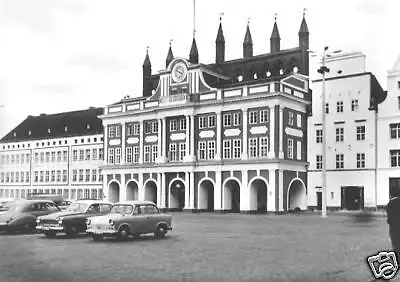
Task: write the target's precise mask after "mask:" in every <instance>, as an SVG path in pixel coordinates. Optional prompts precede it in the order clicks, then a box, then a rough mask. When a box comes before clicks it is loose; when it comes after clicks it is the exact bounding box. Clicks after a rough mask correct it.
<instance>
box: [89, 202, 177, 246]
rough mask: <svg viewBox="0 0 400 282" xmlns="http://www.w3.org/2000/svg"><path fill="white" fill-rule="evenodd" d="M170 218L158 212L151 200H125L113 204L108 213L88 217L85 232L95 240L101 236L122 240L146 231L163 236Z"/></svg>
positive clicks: (168, 228) (169, 227) (168, 227)
mask: <svg viewBox="0 0 400 282" xmlns="http://www.w3.org/2000/svg"><path fill="white" fill-rule="evenodd" d="M171 220H172V218H171V215H169V214H164V213H160V211H159V209H158V208H157V206H156V205H155V204H154V203H153V202H149V201H125V202H119V203H116V204H114V206H113V208H112V210H111V212H110V213H109V214H108V215H104V216H97V217H89V218H88V221H87V230H86V232H87V233H88V234H89V235H90V236H92V237H93V240H95V241H97V240H100V239H102V238H103V237H116V238H117V239H120V240H124V239H127V238H128V237H129V236H134V237H139V236H140V235H141V234H147V233H154V235H155V236H157V237H164V236H165V234H167V232H168V230H172V226H171Z"/></svg>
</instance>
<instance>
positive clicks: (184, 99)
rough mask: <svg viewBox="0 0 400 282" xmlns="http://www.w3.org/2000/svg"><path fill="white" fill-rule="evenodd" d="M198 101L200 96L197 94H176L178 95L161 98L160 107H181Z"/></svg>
mask: <svg viewBox="0 0 400 282" xmlns="http://www.w3.org/2000/svg"><path fill="white" fill-rule="evenodd" d="M197 101H198V95H196V94H176V95H170V96H164V97H161V99H160V105H168V104H174V105H181V104H187V103H189V102H197Z"/></svg>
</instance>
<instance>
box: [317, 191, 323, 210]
mask: <svg viewBox="0 0 400 282" xmlns="http://www.w3.org/2000/svg"><path fill="white" fill-rule="evenodd" d="M317 210H319V211H320V210H322V192H317Z"/></svg>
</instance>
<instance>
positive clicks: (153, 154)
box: [151, 145, 158, 163]
mask: <svg viewBox="0 0 400 282" xmlns="http://www.w3.org/2000/svg"><path fill="white" fill-rule="evenodd" d="M157 158H158V145H153V146H151V161H152V162H153V163H155V162H156V160H157Z"/></svg>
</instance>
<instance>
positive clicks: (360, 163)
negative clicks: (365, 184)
mask: <svg viewBox="0 0 400 282" xmlns="http://www.w3.org/2000/svg"><path fill="white" fill-rule="evenodd" d="M356 158H357V168H365V153H357V155H356Z"/></svg>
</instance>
